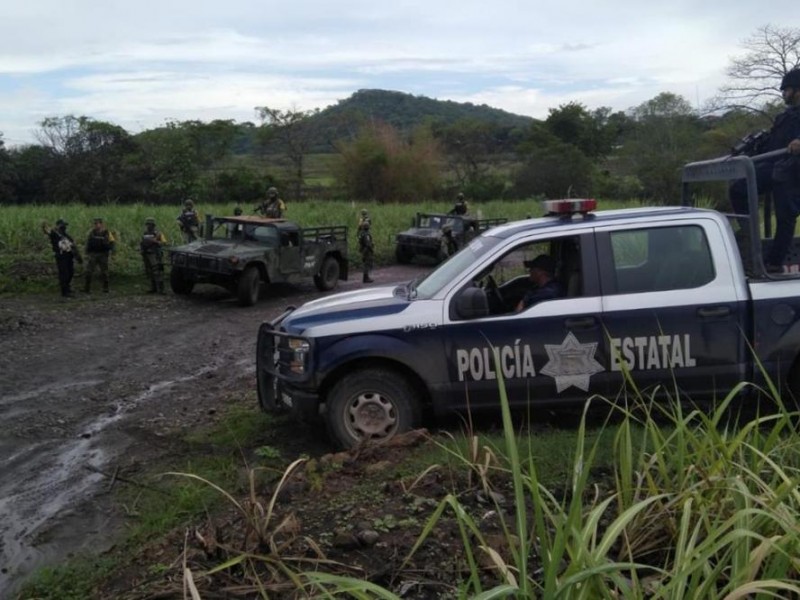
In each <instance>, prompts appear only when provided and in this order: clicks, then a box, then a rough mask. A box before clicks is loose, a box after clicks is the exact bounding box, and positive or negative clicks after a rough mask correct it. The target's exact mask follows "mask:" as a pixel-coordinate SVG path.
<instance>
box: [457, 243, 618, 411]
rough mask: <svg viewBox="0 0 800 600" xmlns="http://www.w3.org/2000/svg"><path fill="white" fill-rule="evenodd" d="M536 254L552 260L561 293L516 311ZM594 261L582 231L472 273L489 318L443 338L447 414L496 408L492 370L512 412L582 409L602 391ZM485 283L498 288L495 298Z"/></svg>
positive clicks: (464, 323) (461, 325)
mask: <svg viewBox="0 0 800 600" xmlns="http://www.w3.org/2000/svg"><path fill="white" fill-rule="evenodd" d="M540 254H548V255H550V256H552V257H553V258H554V259H555V264H556V274H555V279H556V280H557V281H558V283H559V284H560V286H561V294H560V295H559V296H558V297H556V298H553V299H548V300H546V301H542V302H539V303H537V304H535V305H532V306H530V307H528V308H523V309H522V310H518V307H519V304H520V300H521V299H522V298H523V296H524V294H525V292H526V291H527V290H528V289H530V288H531V287H533V284H532V283H531V275H530V273H529V269H528V268H526V266H525V262H526V261H527V262H528V263H530V261H531V260H532V259H534V258H535V257H536V256H538V255H540ZM595 261H596V258H595V252H594V244H593V242H592V234H591V232H584V233H582V234H580V235H573V236H562V237H559V238H552V239H546V240H542V239H538V240H536V241H535V242H534V243H522V244H520V245H519V246H516V247H515V248H513V249H512V250H511V251H510V252H508V253H506V254H504V255H503V257H502V258H500V259H499V260H498V261H496V262H495V263H494V264H493V265H491V266H490V267H489V268H488V269H485V270H484V271H485V273H484V271H482V272H481V273H479V274H478V277H477V278H476V283H477V284H478V285H483V286H484V287H486V288H487V289H486V292H487V295H488V297H489V304H490V311H491V314H490V315H489V316H486V317H481V318H478V319H469V320H459V319H457V318H456V319H453V320H452V322H450V323H449V325H448V326H447V335H445V336H444V341H445V353H446V356H447V357H448V363H449V369H450V383H451V387H450V391H449V394H447V397H448V399H449V401H450V402H451V403H452V404H451V408H462V409H463V408H465V407H466V406H467V404H468V405H469V407H471V408H484V407H486V408H488V407H493V408H496V407H497V406H498V403H499V393H498V378H497V372H498V370H499V371H501V372H502V376H503V378H504V380H505V386H506V390H507V392H508V397H509V400H510V402H511V403H512V405H516V406H526V405H528V404H533V405H536V406H545V405H554V406H559V405H564V404H565V403H582V402H584V401H585V400H586V399H587V398H588V397H589V396H591V395H592V394H604V393H605V392H606V389H607V388H606V385H607V368H608V364H609V359H608V356H606V352H607V345H606V344H604V332H603V328H602V326H601V319H600V315H601V307H602V304H601V299H600V296H599V284H598V281H597V269H596V267H595V266H594V265H596V262H595ZM488 277H491V279H492V280H493V281H494V283H496V284H497V289H498V290H499V300H498V298H497V297H496V296H497V293H496V292H494V291H492V286H493V285H494V283H492V282H489V281H488ZM451 301H455V297H454V298H453V300H451ZM451 315H452V311H451ZM493 348H496V349H497V352H498V354H499V364H495V361H494V359H493V354H492V349H493Z"/></svg>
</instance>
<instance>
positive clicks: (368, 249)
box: [358, 219, 375, 283]
mask: <svg viewBox="0 0 800 600" xmlns="http://www.w3.org/2000/svg"><path fill="white" fill-rule="evenodd" d="M370 225H371V223H370V221H369V219H367V220H366V221H363V222H362V223H361V225H359V227H358V250H359V252H361V265H362V270H363V273H364V276H363V277H362V281H363V282H364V283H372V281H373V280H372V278H371V277H370V276H369V273H370V271H372V267H373V262H374V259H375V245H374V244H373V242H372V234H371V233H370V232H369V229H370Z"/></svg>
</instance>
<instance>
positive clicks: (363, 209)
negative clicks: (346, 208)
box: [361, 208, 368, 217]
mask: <svg viewBox="0 0 800 600" xmlns="http://www.w3.org/2000/svg"><path fill="white" fill-rule="evenodd" d="M367 214H368V213H367V209H366V208H362V209H361V216H362V217H366V216H367Z"/></svg>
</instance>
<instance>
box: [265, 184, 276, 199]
mask: <svg viewBox="0 0 800 600" xmlns="http://www.w3.org/2000/svg"><path fill="white" fill-rule="evenodd" d="M277 195H278V188H276V187H275V186H271V187H270V188H269V189H268V190H267V196H270V197H272V196H277Z"/></svg>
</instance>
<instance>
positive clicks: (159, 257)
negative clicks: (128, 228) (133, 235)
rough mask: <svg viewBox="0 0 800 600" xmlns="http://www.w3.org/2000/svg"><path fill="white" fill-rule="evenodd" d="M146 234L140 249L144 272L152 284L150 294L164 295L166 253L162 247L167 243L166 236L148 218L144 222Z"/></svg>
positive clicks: (143, 235)
mask: <svg viewBox="0 0 800 600" xmlns="http://www.w3.org/2000/svg"><path fill="white" fill-rule="evenodd" d="M144 224H145V225H144V226H145V229H144V233H143V234H142V239H141V241H140V242H139V249H140V251H141V253H142V260H143V261H144V272H145V275H146V276H147V280H148V281H149V282H150V289H149V290H148V293H149V294H155V293H156V292H157V293H159V294H163V293H164V252H163V251H162V249H161V248H162V246H164V245H165V244H166V243H167V238H166V237H164V234H163V233H161V232H160V231H159V230H158V229H156V220H155V219H154V218H152V217H148V218H147V219H145V221H144Z"/></svg>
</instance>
